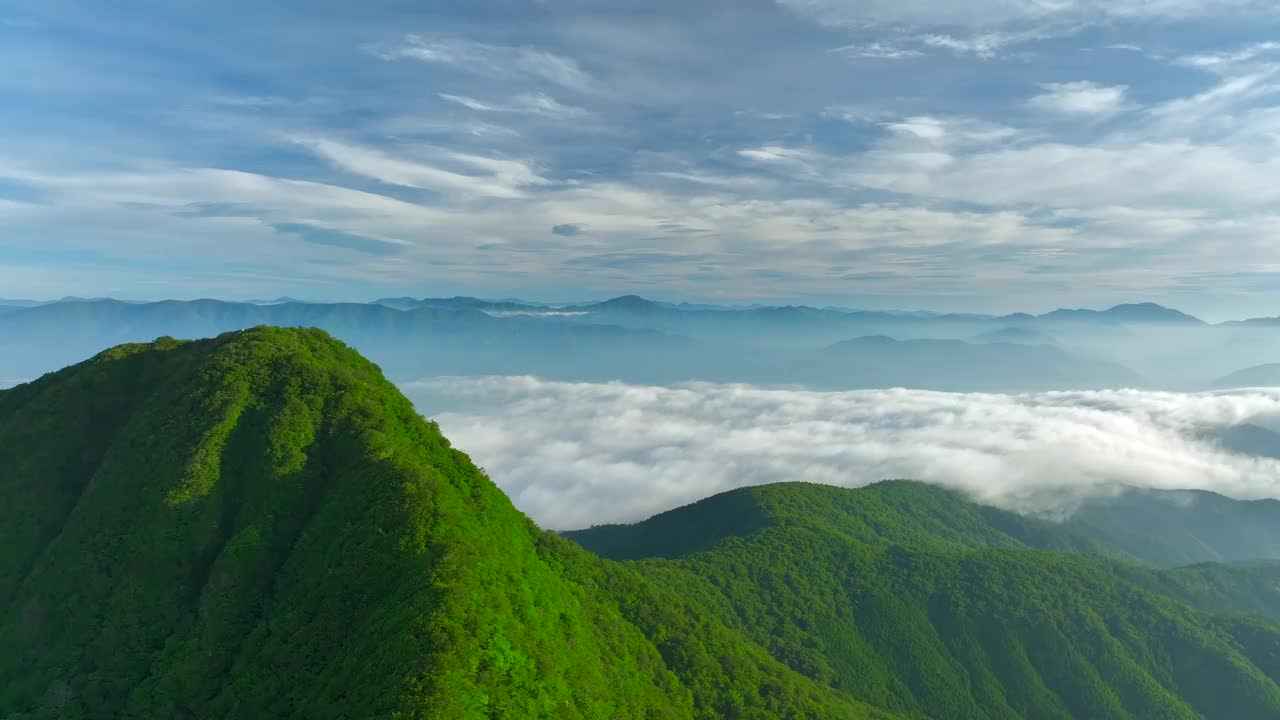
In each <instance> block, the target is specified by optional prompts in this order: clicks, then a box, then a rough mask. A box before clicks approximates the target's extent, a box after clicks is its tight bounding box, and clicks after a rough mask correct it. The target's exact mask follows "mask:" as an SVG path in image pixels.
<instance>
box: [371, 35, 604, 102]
mask: <svg viewBox="0 0 1280 720" xmlns="http://www.w3.org/2000/svg"><path fill="white" fill-rule="evenodd" d="M371 50H372V52H373V53H374V54H375V55H377V56H378V57H380V58H382V59H384V60H419V61H421V62H427V63H436V64H441V65H449V66H452V67H454V68H457V69H458V70H461V71H463V72H468V73H474V74H477V75H485V76H488V77H495V78H508V77H510V76H511V75H512V74H518V75H523V76H525V77H528V78H534V79H538V80H542V81H545V82H550V83H554V84H556V85H560V86H563V87H565V88H568V89H570V90H575V91H577V92H590V91H592V90H593V89H594V88H595V87H596V82H595V80H594V78H592V77H591V75H590V74H588V73H587V72H586V71H585V70H583V69H582V68H581V67H579V66H578V63H577V62H575V61H574V60H573V59H571V58H566V57H563V56H561V55H557V54H556V53H553V52H549V51H547V50H543V49H540V48H536V47H530V46H523V45H493V44H489V43H481V42H476V41H473V40H464V39H459V38H446V37H441V38H429V37H423V36H421V35H413V34H410V35H406V36H405V37H404V39H403V40H402V41H401V42H399V43H395V44H392V45H388V46H378V47H373V48H372V49H371Z"/></svg>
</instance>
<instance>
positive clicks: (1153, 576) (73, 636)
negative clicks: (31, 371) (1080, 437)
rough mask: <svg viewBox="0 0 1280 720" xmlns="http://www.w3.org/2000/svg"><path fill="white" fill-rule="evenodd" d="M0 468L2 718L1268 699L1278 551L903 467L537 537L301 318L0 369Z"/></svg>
mask: <svg viewBox="0 0 1280 720" xmlns="http://www.w3.org/2000/svg"><path fill="white" fill-rule="evenodd" d="M0 468H3V470H0V527H2V528H4V529H5V536H4V542H3V543H0V649H3V650H4V652H0V718H7V719H9V720H17V719H19V718H21V719H23V720H34V719H37V718H38V719H41V720H44V719H46V718H47V719H50V720H53V719H57V720H72V719H77V720H78V719H81V718H84V719H88V718H133V717H148V718H149V717H165V718H259V717H283V718H397V719H401V718H405V719H407V718H423V719H427V718H430V719H432V720H434V719H437V718H439V719H443V720H453V719H455V718H456V719H460V720H472V719H475V720H480V719H482V718H502V719H512V720H514V719H517V718H599V719H602V720H603V719H609V720H613V719H631V718H635V719H637V720H639V719H644V720H658V719H666V718H671V719H676V718H681V719H683V718H698V719H706V720H711V719H713V718H732V719H735V720H767V719H771V718H778V719H781V718H787V719H790V718H812V719H813V720H819V719H823V720H825V719H828V718H834V719H848V720H858V719H864V718H866V719H872V718H874V719H877V720H952V719H955V718H960V719H964V718H972V719H974V720H996V719H999V720H1032V719H1034V720H1041V719H1049V720H1055V719H1056V720H1069V719H1080V720H1083V719H1086V718H1087V719H1088V720H1095V719H1099V720H1109V719H1113V718H1114V719H1116V720H1147V719H1149V718H1161V719H1165V718H1168V719H1181V718H1186V719H1188V720H1191V719H1192V718H1195V719H1198V720H1235V719H1237V718H1273V717H1280V685H1278V684H1277V683H1278V682H1280V659H1278V658H1280V625H1276V624H1273V622H1274V620H1273V619H1274V618H1276V617H1278V616H1280V605H1278V604H1277V603H1278V599H1277V591H1276V590H1275V588H1276V587H1277V584H1276V581H1277V579H1280V571H1277V570H1276V566H1273V565H1257V566H1252V565H1250V566H1244V565H1231V566H1226V565H1222V566H1219V565H1209V566H1195V567H1191V568H1180V569H1176V570H1161V569H1158V568H1156V567H1154V566H1152V565H1142V564H1138V563H1135V562H1131V561H1128V560H1125V559H1124V558H1125V557H1131V556H1132V554H1125V553H1122V552H1121V551H1119V550H1116V549H1115V548H1114V547H1113V546H1111V545H1108V544H1107V542H1106V538H1104V537H1101V536H1098V537H1087V536H1083V535H1081V534H1079V533H1077V532H1075V531H1073V529H1071V528H1068V527H1063V526H1057V525H1052V524H1048V523H1044V522H1040V521H1038V520H1035V519H1030V518H1025V517H1021V516H1018V515H1013V514H1010V513H1006V512H1002V511H999V510H995V509H992V508H987V507H983V506H979V505H976V504H973V503H970V502H967V501H966V500H965V499H964V498H962V497H960V496H958V495H956V494H954V493H951V492H948V491H945V490H941V489H938V488H934V487H929V486H925V485H921V484H917V483H910V482H887V483H881V484H879V485H876V486H872V487H870V488H866V489H861V490H845V489H837V488H830V487H825V486H817V485H808V484H782V485H773V486H766V487H759V488H750V489H744V490H738V491H734V492H730V493H726V494H723V495H718V496H716V497H713V498H709V499H707V500H704V501H702V502H699V503H695V504H694V505H691V506H688V507H685V508H680V509H677V510H674V511H671V512H668V513H663V514H662V515H659V516H656V517H654V518H652V519H651V520H649V521H646V522H644V523H639V524H636V525H630V526H604V527H597V528H592V529H590V530H585V531H580V532H577V533H567V534H563V535H556V534H551V533H546V532H543V531H541V530H539V529H538V528H537V527H536V526H535V525H534V524H533V523H532V522H531V521H529V520H528V519H527V518H526V517H525V516H524V515H522V514H521V513H520V512H518V511H517V510H516V509H515V508H514V507H513V506H512V505H511V503H510V501H509V500H508V499H507V497H506V496H505V495H503V494H502V492H501V491H499V490H498V489H497V487H496V486H494V485H493V483H492V482H490V480H489V479H488V478H487V477H485V475H484V474H483V472H481V471H480V470H479V469H477V468H476V467H475V466H474V465H473V464H472V463H471V462H470V461H469V460H468V459H467V457H466V456H465V455H463V454H462V453H461V452H459V451H457V450H455V449H453V448H452V447H450V445H449V443H448V441H447V440H445V439H444V438H443V437H442V436H441V435H440V433H439V431H438V429H437V427H436V426H435V425H434V424H433V423H430V422H428V421H426V420H424V419H422V418H421V417H420V416H419V415H418V414H417V413H416V411H415V410H414V409H413V407H412V406H411V405H410V403H409V402H408V401H407V400H406V399H405V398H404V397H403V396H402V395H401V394H400V393H399V392H398V391H397V390H396V388H395V387H394V386H393V385H391V384H390V383H389V382H387V381H386V380H385V378H384V377H383V376H382V373H381V371H380V370H379V369H378V368H377V367H376V366H374V365H373V364H371V363H370V362H368V361H366V360H364V359H363V358H361V357H360V356H359V355H358V354H357V353H356V352H355V351H353V350H351V349H349V348H348V347H346V346H345V345H343V344H342V343H339V342H337V341H335V340H333V339H332V338H331V337H329V336H328V335H326V334H325V333H324V332H321V331H317V330H283V329H272V328H257V329H252V330H248V331H244V332H234V333H229V334H226V335H222V336H220V337H218V338H215V339H213V340H203V341H196V342H181V341H176V340H172V339H169V338H162V339H160V340H158V341H156V342H154V343H148V344H135V345H124V346H120V347H117V348H114V349H112V350H109V351H107V352H104V353H102V354H100V355H98V356H96V357H94V358H92V359H91V360H89V361H87V362H84V363H81V364H78V365H75V366H72V367H69V368H67V369H65V370H61V371H59V372H57V373H53V374H50V375H47V376H45V377H43V378H41V379H39V380H37V381H35V382H33V383H29V384H26V385H21V386H18V387H16V388H12V389H9V390H5V391H0ZM584 548H585V549H584ZM589 550H591V551H595V554H593V553H592V552H589ZM1241 613H1253V614H1252V615H1245V614H1241ZM1268 618H1272V619H1268Z"/></svg>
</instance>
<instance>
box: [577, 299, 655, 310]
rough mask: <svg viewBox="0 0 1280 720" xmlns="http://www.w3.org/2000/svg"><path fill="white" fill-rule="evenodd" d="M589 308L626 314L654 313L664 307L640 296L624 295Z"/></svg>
mask: <svg viewBox="0 0 1280 720" xmlns="http://www.w3.org/2000/svg"><path fill="white" fill-rule="evenodd" d="M587 307H589V308H592V309H595V310H621V311H624V312H652V311H654V310H657V309H659V308H661V307H662V305H661V304H660V303H657V302H654V301H653V300H649V299H646V298H642V297H640V296H639V295H622V296H619V297H616V298H613V299H611V300H605V301H603V302H598V303H595V304H594V305H588V306H587Z"/></svg>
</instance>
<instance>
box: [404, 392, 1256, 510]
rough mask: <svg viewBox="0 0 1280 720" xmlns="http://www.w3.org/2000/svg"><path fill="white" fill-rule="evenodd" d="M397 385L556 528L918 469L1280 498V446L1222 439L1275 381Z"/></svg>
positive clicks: (1041, 495)
mask: <svg viewBox="0 0 1280 720" xmlns="http://www.w3.org/2000/svg"><path fill="white" fill-rule="evenodd" d="M402 387H403V389H404V391H405V393H406V394H407V395H408V396H409V397H410V398H411V399H412V400H413V401H414V402H415V403H416V405H417V407H418V409H419V410H420V411H421V412H422V413H423V414H425V415H427V416H428V417H430V418H432V419H435V420H437V421H438V422H439V424H440V427H441V429H442V431H443V432H444V433H445V434H446V435H447V436H448V437H449V438H450V440H451V441H452V442H453V443H454V445H455V446H456V447H458V448H460V449H462V450H463V451H465V452H467V453H469V454H470V455H471V457H472V458H473V459H474V460H475V461H476V462H477V464H479V465H480V466H482V467H483V468H485V469H486V470H487V471H488V473H489V475H490V476H491V477H492V478H493V480H494V481H495V482H496V483H497V484H498V485H499V486H500V487H502V489H503V490H504V491H506V492H507V493H508V495H510V496H511V498H512V500H513V501H514V502H515V504H516V505H517V506H518V507H519V508H520V509H521V510H523V511H524V512H526V513H528V514H529V515H530V516H531V517H533V518H534V520H536V521H537V522H539V523H540V524H542V525H543V526H544V527H549V528H553V529H571V528H579V527H587V526H590V525H598V524H602V523H610V522H632V521H636V520H641V519H644V518H646V517H648V516H650V515H653V514H654V513H657V512H661V511H663V510H668V509H671V508H673V507H678V506H680V505H684V504H687V503H690V502H693V501H695V500H699V499H702V498H704V497H707V496H710V495H713V494H715V493H718V492H722V491H725V490H729V489H732V488H736V487H741V486H745V485H754V484H760V483H769V482H779V481H789V480H805V481H809V482H819V483H828V484H832V485H841V486H846V487H856V486H861V485H866V484H868V483H872V482H875V481H878V480H882V479H886V478H911V479H916V480H923V481H926V482H932V483H937V484H940V485H945V486H948V487H952V488H956V489H959V490H962V491H964V492H966V493H968V494H970V495H972V496H973V497H974V498H976V499H978V500H980V501H983V502H987V503H990V504H994V505H999V506H1002V507H1006V508H1010V509H1014V510H1019V511H1027V512H1041V513H1049V514H1055V513H1057V514H1061V513H1064V512H1069V511H1070V509H1071V507H1072V505H1073V503H1077V502H1078V501H1079V500H1080V499H1082V498H1085V497H1089V496H1092V495H1097V494H1105V493H1107V492H1111V491H1114V489H1115V487H1116V486H1117V485H1132V486H1139V487H1148V488H1162V489H1193V488H1194V489H1207V490H1214V491H1217V492H1221V493H1224V494H1227V495H1231V496H1234V497H1241V498H1254V497H1280V461H1277V460H1276V459H1274V458H1270V457H1259V456H1247V455H1241V454H1236V453H1233V452H1230V451H1228V450H1226V449H1224V448H1223V447H1222V446H1221V445H1220V444H1219V443H1218V442H1217V441H1216V440H1214V439H1213V438H1214V435H1215V433H1219V432H1220V431H1221V430H1223V429H1225V428H1229V427H1232V426H1235V425H1239V424H1242V423H1252V424H1255V425H1258V426H1261V427H1264V428H1269V429H1280V389H1257V390H1240V391H1232V392H1222V393H1169V392H1144V391H1135V390H1115V391H1092V392H1051V393H1036V394H1022V395H999V394H975V393H942V392H930V391H923V390H902V389H896V390H865V391H852V392H817V391H810V390H793V389H768V388H758V387H752V386H746V385H721V384H709V383H693V384H687V385H680V386H676V387H645V386H636V385H626V384H621V383H570V382H552V381H547V380H541V379H537V378H532V377H468V378H463V377H447V378H431V379H427V380H421V381H416V382H411V383H407V384H405V385H403V386H402ZM1277 441H1278V442H1280V437H1278V438H1277ZM1276 453H1277V455H1278V456H1280V446H1278V447H1277V448H1276Z"/></svg>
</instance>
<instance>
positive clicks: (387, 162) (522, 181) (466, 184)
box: [294, 137, 547, 198]
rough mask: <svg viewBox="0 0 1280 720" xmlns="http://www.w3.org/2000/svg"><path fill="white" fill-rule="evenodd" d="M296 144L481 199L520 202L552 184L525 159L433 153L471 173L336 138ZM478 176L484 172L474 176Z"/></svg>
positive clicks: (351, 168)
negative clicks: (528, 193) (537, 188)
mask: <svg viewBox="0 0 1280 720" xmlns="http://www.w3.org/2000/svg"><path fill="white" fill-rule="evenodd" d="M294 142H297V143H298V144H299V145H302V146H303V147H306V148H308V149H309V150H311V151H312V152H314V153H316V154H317V155H319V156H320V157H323V158H324V159H326V160H328V161H329V162H330V163H332V164H333V165H335V166H336V167H339V168H341V169H343V170H346V171H347V172H351V173H355V174H356V175H361V176H364V177H367V178H370V179H373V180H377V181H379V182H384V183H389V184H391V185H402V186H405V187H415V188H422V189H425V190H434V191H438V192H447V193H460V194H463V195H469V196H477V197H492V198H519V197H524V194H525V193H524V188H528V187H531V186H534V185H543V184H546V182H547V181H546V180H545V179H544V178H542V177H540V176H539V175H538V174H537V173H536V172H534V170H533V169H532V168H531V167H530V166H529V165H528V164H527V163H524V162H521V161H519V160H506V159H500V158H487V157H481V156H478V155H469V154H465V153H458V152H449V151H436V150H433V151H432V152H431V155H432V156H434V157H435V158H438V159H439V160H440V161H442V162H445V163H450V164H452V165H454V166H457V167H458V168H460V169H466V170H469V171H471V172H470V173H463V172H457V171H455V170H451V169H446V168H442V167H438V166H437V165H433V164H429V163H427V162H424V161H416V160H408V159H403V158H400V157H393V156H391V155H388V154H386V153H384V152H382V151H380V150H375V149H372V148H366V147H360V146H357V145H350V144H347V143H342V142H338V141H336V140H329V139H325V138H313V137H299V138H294ZM476 172H479V173H480V174H472V173H476Z"/></svg>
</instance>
